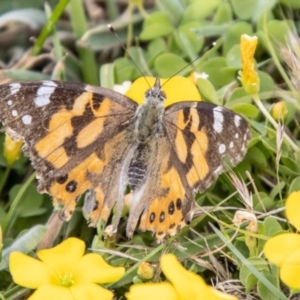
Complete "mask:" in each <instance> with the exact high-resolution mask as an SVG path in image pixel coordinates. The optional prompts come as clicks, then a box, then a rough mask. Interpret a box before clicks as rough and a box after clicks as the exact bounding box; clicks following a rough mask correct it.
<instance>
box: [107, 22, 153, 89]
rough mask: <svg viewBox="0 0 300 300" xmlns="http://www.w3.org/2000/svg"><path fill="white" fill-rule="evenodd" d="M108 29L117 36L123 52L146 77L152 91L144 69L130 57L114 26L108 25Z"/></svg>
mask: <svg viewBox="0 0 300 300" xmlns="http://www.w3.org/2000/svg"><path fill="white" fill-rule="evenodd" d="M107 27H108V29H109V30H110V31H111V32H112V33H113V34H114V35H115V37H116V38H117V40H118V41H119V43H120V45H121V47H122V48H123V50H124V51H125V52H126V54H127V55H128V58H129V59H130V60H131V62H132V63H133V64H134V66H135V67H136V68H137V69H138V70H139V72H140V73H141V75H142V76H143V77H144V79H145V81H146V82H147V84H148V86H149V88H150V89H151V88H152V87H151V85H150V84H149V82H148V80H147V78H146V76H145V74H144V73H143V71H142V69H141V68H140V67H139V66H138V65H137V63H136V62H135V61H134V60H133V58H132V57H131V56H130V54H129V52H128V51H127V49H126V47H125V46H124V45H123V43H122V41H121V39H120V37H119V36H118V34H117V32H116V31H115V29H114V28H113V26H112V25H111V24H108V25H107Z"/></svg>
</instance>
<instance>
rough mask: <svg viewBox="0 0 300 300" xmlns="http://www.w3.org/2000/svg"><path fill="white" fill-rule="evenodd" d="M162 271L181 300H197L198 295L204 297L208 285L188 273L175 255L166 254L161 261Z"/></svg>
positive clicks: (196, 276)
mask: <svg viewBox="0 0 300 300" xmlns="http://www.w3.org/2000/svg"><path fill="white" fill-rule="evenodd" d="M160 264H161V269H162V270H163V272H164V274H165V275H166V277H167V278H168V280H169V281H170V282H171V283H172V284H173V286H174V288H175V290H176V292H177V294H178V296H179V298H180V299H181V300H183V299H197V296H198V295H202V294H203V292H204V290H205V288H206V283H205V282H204V280H203V279H202V278H201V277H200V276H198V275H196V274H194V273H192V272H189V271H187V270H186V269H185V268H184V267H183V266H182V265H181V263H180V262H179V261H178V260H177V258H176V256H175V255H173V254H170V253H169V254H166V255H164V256H163V257H162V258H161V261H160Z"/></svg>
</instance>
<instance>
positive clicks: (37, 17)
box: [0, 8, 46, 30]
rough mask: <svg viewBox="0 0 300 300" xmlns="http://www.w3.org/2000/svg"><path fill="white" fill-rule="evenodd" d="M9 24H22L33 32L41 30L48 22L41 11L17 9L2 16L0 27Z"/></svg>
mask: <svg viewBox="0 0 300 300" xmlns="http://www.w3.org/2000/svg"><path fill="white" fill-rule="evenodd" d="M9 22H11V23H14V22H21V23H24V25H26V26H29V27H30V28H31V29H33V30H39V29H40V28H41V27H42V26H44V24H45V22H46V15H45V13H44V12H43V11H42V10H40V9H35V8H26V9H16V10H12V11H9V12H7V13H5V14H3V15H1V16H0V27H4V25H5V24H7V23H9Z"/></svg>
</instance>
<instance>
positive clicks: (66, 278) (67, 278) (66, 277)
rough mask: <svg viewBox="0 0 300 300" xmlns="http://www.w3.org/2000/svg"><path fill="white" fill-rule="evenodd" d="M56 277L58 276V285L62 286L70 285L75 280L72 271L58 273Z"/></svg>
mask: <svg viewBox="0 0 300 300" xmlns="http://www.w3.org/2000/svg"><path fill="white" fill-rule="evenodd" d="M58 277H59V281H60V285H61V286H63V287H70V286H72V285H73V284H74V282H75V281H74V277H73V273H72V272H70V273H63V274H60V275H59V276H58Z"/></svg>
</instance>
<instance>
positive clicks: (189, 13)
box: [182, 0, 221, 24]
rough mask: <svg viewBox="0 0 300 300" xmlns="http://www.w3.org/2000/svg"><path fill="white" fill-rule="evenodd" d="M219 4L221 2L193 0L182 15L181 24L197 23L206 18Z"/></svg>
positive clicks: (215, 0)
mask: <svg viewBox="0 0 300 300" xmlns="http://www.w3.org/2000/svg"><path fill="white" fill-rule="evenodd" d="M220 3H221V0H210V1H202V0H195V1H193V2H192V4H190V5H189V6H188V7H187V8H186V10H185V13H184V16H183V20H182V24H184V23H186V22H190V21H199V20H203V19H205V18H207V17H208V16H209V15H210V14H211V13H212V12H213V11H214V10H215V9H216V8H217V7H218V6H219V5H220Z"/></svg>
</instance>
